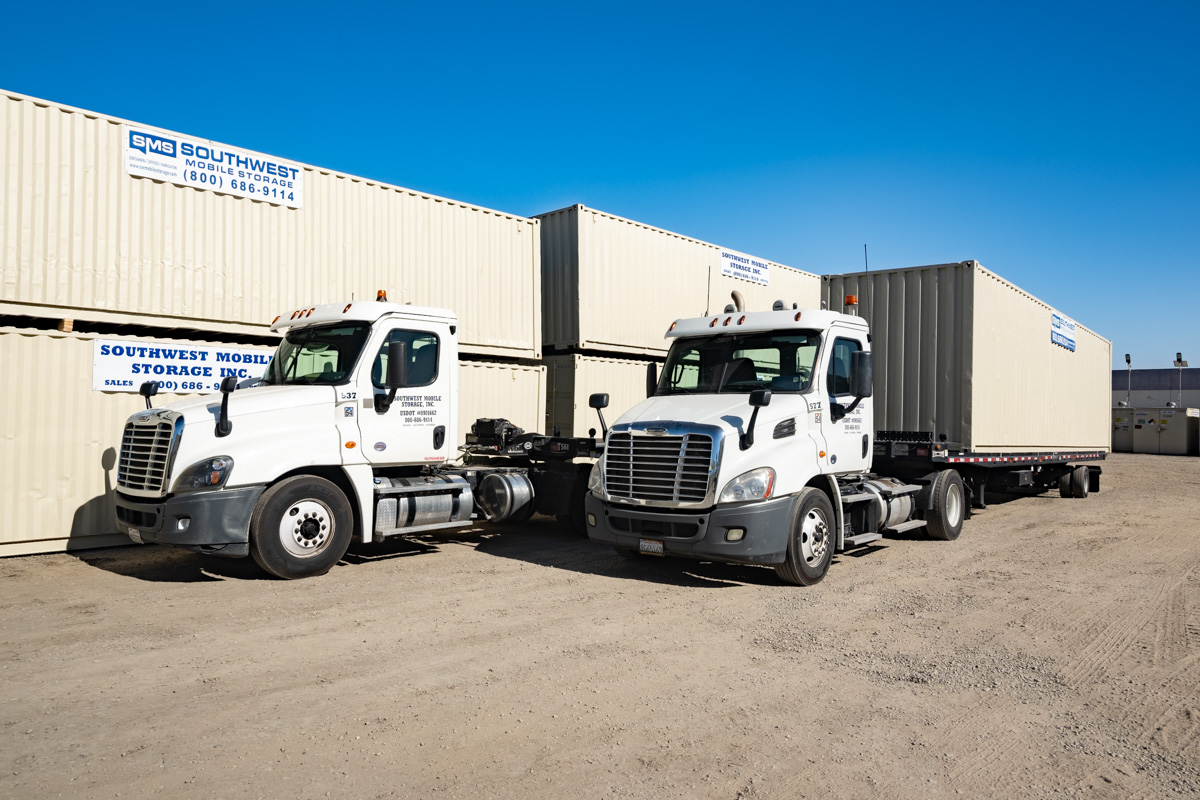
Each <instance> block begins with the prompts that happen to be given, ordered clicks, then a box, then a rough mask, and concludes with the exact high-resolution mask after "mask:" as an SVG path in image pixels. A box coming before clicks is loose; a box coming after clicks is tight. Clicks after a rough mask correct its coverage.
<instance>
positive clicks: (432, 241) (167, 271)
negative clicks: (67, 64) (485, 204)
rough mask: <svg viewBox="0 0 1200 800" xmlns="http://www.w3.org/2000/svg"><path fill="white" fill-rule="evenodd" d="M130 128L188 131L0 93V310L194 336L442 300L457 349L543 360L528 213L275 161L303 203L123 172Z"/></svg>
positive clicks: (171, 136)
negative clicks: (351, 308) (158, 326)
mask: <svg viewBox="0 0 1200 800" xmlns="http://www.w3.org/2000/svg"><path fill="white" fill-rule="evenodd" d="M132 129H136V130H137V131H152V132H154V133H156V134H157V135H159V136H160V137H161V138H162V140H163V141H166V142H170V146H172V147H173V146H175V145H176V144H178V143H179V142H182V141H184V139H185V137H184V134H177V133H174V132H171V131H164V130H162V129H158V128H150V127H148V126H141V125H137V124H136V123H128V122H126V121H124V120H121V119H117V118H115V117H109V116H105V115H102V114H96V113H93V112H90V111H82V110H79V109H75V108H70V107H67V106H63V105H59V104H55V103H50V102H46V101H44V100H37V99H34V98H31V97H26V96H24V95H19V94H13V93H0V311H2V312H3V313H10V314H14V313H15V314H41V315H44V316H47V317H54V316H59V317H71V318H77V319H92V320H97V321H104V322H115V323H118V324H120V323H129V322H133V323H142V324H147V320H150V319H157V320H158V321H159V322H160V323H161V322H163V321H164V320H165V321H166V324H168V325H174V326H175V327H192V328H198V329H202V330H207V329H213V328H214V327H215V326H229V325H254V326H265V325H266V324H267V323H269V322H270V320H271V319H272V318H273V317H274V316H275V315H276V314H278V313H279V312H280V311H282V310H283V309H287V308H296V307H299V306H301V305H313V304H318V303H325V302H341V301H343V300H349V299H351V298H352V297H357V298H358V299H360V300H362V299H374V298H375V292H376V290H378V289H386V290H387V292H388V297H389V298H390V299H391V300H392V301H393V302H401V303H404V302H412V303H414V304H417V305H427V306H441V307H445V308H450V309H453V310H454V311H455V312H456V313H457V314H458V317H459V331H458V337H459V344H460V350H461V351H462V352H464V353H472V354H477V355H489V356H501V357H512V358H534V359H536V358H538V357H540V355H541V300H540V280H541V278H540V272H539V265H540V256H539V249H540V247H541V239H540V236H539V232H538V229H539V225H538V223H537V221H536V220H530V219H525V218H522V217H518V216H514V215H512V214H505V213H502V212H497V211H492V210H489V209H485V208H480V207H478V206H473V205H470V204H467V203H461V202H457V201H454V200H448V199H446V198H442V197H436V196H434V195H430V194H428V193H424V192H418V191H414V190H411V189H403V188H399V187H396V186H389V185H386V184H382V183H379V182H377V181H371V180H367V179H364V178H358V177H354V176H351V175H345V174H342V173H337V172H332V171H330V170H325V169H321V168H318V167H313V166H309V165H306V164H298V163H295V162H291V161H280V160H279V159H271V160H272V163H275V162H278V163H279V164H280V165H281V166H280V167H279V169H281V170H294V171H295V172H296V177H297V180H298V181H299V182H301V183H302V187H303V193H302V200H303V202H302V207H299V208H292V207H288V206H287V205H277V204H274V203H273V202H267V201H264V200H260V199H254V198H252V197H239V196H235V195H234V194H230V193H222V192H221V191H213V190H211V189H206V188H192V187H187V186H180V185H176V184H174V183H171V182H169V181H167V180H154V179H151V178H147V177H135V176H134V175H132V174H127V172H126V168H127V166H126V159H127V158H128V157H129V155H130V148H131V147H132V143H131V142H132V140H131V135H132V133H131V130H132ZM207 145H209V146H211V148H212V149H213V152H216V151H217V150H221V151H224V150H230V151H232V150H234V149H236V148H233V147H229V146H226V145H216V144H214V143H211V142H208V143H207ZM141 146H142V148H143V149H144V148H145V147H146V145H145V143H144V142H143V143H142V145H141ZM134 149H135V150H136V148H134ZM238 152H239V153H242V152H244V151H240V150H239V151H238ZM249 155H250V156H257V155H260V154H249ZM238 157H239V158H240V157H241V156H238ZM265 158H269V157H265ZM221 180H225V178H224V177H222V178H221ZM223 186H224V184H223ZM225 188H226V189H228V187H225ZM222 329H224V328H222Z"/></svg>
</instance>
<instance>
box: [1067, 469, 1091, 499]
mask: <svg viewBox="0 0 1200 800" xmlns="http://www.w3.org/2000/svg"><path fill="white" fill-rule="evenodd" d="M1090 484H1091V475H1089V474H1088V468H1087V467H1085V466H1082V465H1080V466H1078V467H1076V468H1075V469H1073V470H1071V496H1072V497H1078V498H1079V499H1080V500H1082V499H1084V498H1086V497H1087V496H1088V487H1089V485H1090Z"/></svg>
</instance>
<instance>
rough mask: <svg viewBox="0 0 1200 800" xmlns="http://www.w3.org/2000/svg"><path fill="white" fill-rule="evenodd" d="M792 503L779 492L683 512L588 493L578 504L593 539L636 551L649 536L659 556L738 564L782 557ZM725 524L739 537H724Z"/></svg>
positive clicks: (772, 561)
mask: <svg viewBox="0 0 1200 800" xmlns="http://www.w3.org/2000/svg"><path fill="white" fill-rule="evenodd" d="M794 502H795V498H794V497H781V498H779V499H777V500H766V501H764V502H761V503H746V504H744V505H739V506H724V507H718V508H715V509H713V510H712V511H708V512H704V513H697V514H687V513H678V512H671V513H667V512H662V511H653V510H650V509H647V508H645V507H643V506H625V505H619V504H617V503H607V502H605V501H603V500H601V499H600V498H598V497H596V496H595V495H594V494H591V493H588V496H587V498H586V500H585V503H584V505H585V509H586V511H587V532H588V537H589V538H591V539H593V540H595V541H597V542H607V543H608V544H612V545H616V546H617V547H628V548H630V549H632V550H635V551H636V550H637V549H638V547H639V543H640V542H641V540H642V539H652V540H655V541H659V542H662V543H663V553H664V555H673V556H684V557H686V558H698V559H704V560H712V561H731V562H735V563H739V564H782V563H783V561H784V558H785V557H786V556H787V546H788V536H789V534H790V532H791V524H792V507H793V503H794ZM730 528H742V529H744V530H745V535H743V536H742V538H741V540H740V541H736V542H730V541H727V540H726V538H725V537H726V535H727V534H728V532H729V529H730Z"/></svg>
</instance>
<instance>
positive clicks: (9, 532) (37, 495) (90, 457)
mask: <svg viewBox="0 0 1200 800" xmlns="http://www.w3.org/2000/svg"><path fill="white" fill-rule="evenodd" d="M95 339H105V340H109V339H119V340H122V341H129V342H137V343H141V344H145V343H148V342H151V341H153V342H164V343H167V344H168V345H197V344H215V345H217V346H222V347H230V346H233V345H229V344H222V343H212V342H199V341H196V340H193V339H188V340H184V339H167V338H165V337H163V338H155V339H153V340H151V339H145V338H133V337H125V336H110V335H103V336H100V335H96V334H90V333H58V332H55V331H42V330H28V329H19V328H0V370H2V372H3V374H4V375H8V376H20V379H19V380H15V379H10V380H7V381H4V382H3V385H0V408H3V409H4V414H3V428H2V431H0V460H2V461H3V463H4V464H7V465H9V468H8V469H7V470H5V480H4V482H3V484H2V485H0V507H2V508H4V509H5V512H6V514H7V524H6V525H5V526H4V527H3V529H2V530H0V556H15V555H25V554H29V553H50V552H63V551H65V550H81V549H87V548H95V547H109V546H112V545H125V544H129V543H130V542H129V537H128V536H125V535H124V534H118V533H117V530H116V524H115V520H114V517H113V513H114V512H113V501H112V492H113V486H114V483H115V481H116V473H115V467H116V460H117V449H118V448H119V447H120V443H121V432H122V430H123V429H124V425H125V420H126V419H127V418H128V417H129V415H130V414H133V413H135V412H136V411H138V410H139V409H141V408H144V403H145V401H144V400H143V399H142V398H141V397H139V396H138V395H136V394H130V393H125V392H122V393H117V392H103V391H93V390H92V358H93V349H94V348H93V340H95ZM236 346H237V347H246V345H236ZM255 349H259V348H255ZM260 349H261V350H262V351H263V352H264V353H269V352H271V351H272V348H270V347H262V348H260ZM459 383H460V385H459V426H460V429H459V432H458V434H457V436H458V442H457V444H461V443H462V441H463V438H464V436H465V433H466V431H469V430H470V424H471V422H472V421H474V419H475V418H476V417H497V416H500V417H507V418H508V419H510V420H512V421H513V422H514V423H515V424H517V425H522V426H524V425H528V426H530V429H532V428H533V427H534V426H536V425H537V424H538V423H539V422H540V421H541V420H542V419H543V415H544V414H545V403H546V400H545V397H546V394H545V367H544V366H542V365H522V364H499V363H490V362H482V361H461V362H459ZM180 396H181V395H177V394H160V395H158V396H156V397H155V398H154V401H153V402H154V405H155V407H159V406H164V405H169V404H170V403H171V402H172V401H173V400H175V399H177V398H179V397H180ZM464 425H465V427H463V426H464Z"/></svg>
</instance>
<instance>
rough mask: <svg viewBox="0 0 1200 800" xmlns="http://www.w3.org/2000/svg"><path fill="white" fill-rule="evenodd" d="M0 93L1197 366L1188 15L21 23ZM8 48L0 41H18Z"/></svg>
mask: <svg viewBox="0 0 1200 800" xmlns="http://www.w3.org/2000/svg"><path fill="white" fill-rule="evenodd" d="M5 22H6V27H7V28H8V29H9V30H8V35H6V36H5V46H4V47H3V48H2V49H0V87H3V88H6V89H9V90H12V91H17V92H22V93H25V94H30V95H34V96H36V97H42V98H45V99H49V100H54V101H57V102H62V103H67V104H70V105H75V106H80V107H82V108H86V109H89V110H94V111H99V112H102V113H107V114H113V115H116V116H120V117H125V118H128V119H132V120H136V121H138V122H143V123H146V124H150V125H155V126H159V127H163V128H168V129H171V130H176V131H180V132H183V133H187V134H190V135H194V136H202V137H207V138H210V139H215V140H218V141H221V142H224V143H228V144H231V145H236V146H239V147H245V148H248V149H254V150H260V151H263V152H266V153H271V154H274V155H279V156H283V157H286V158H290V159H294V160H297V161H302V162H305V163H310V164H316V165H319V166H322V167H327V168H331V169H335V170H340V171H344V172H349V173H352V174H356V175H362V176H365V177H369V178H373V179H376V180H380V181H384V182H387V183H393V184H397V185H400V186H406V187H410V188H414V189H419V190H422V191H427V192H431V193H434V194H439V195H443V196H446V197H452V198H455V199H459V200H465V201H468V202H472V203H477V204H480V205H484V206H488V207H491V208H497V209H502V210H505V211H510V212H515V213H518V214H524V215H532V214H537V213H540V212H543V211H549V210H552V209H555V208H561V207H563V206H566V205H570V204H572V203H583V204H585V205H588V206H591V207H594V208H598V209H602V210H604V211H609V212H612V213H615V214H619V215H622V216H625V217H630V218H633V219H636V220H639V221H643V222H647V223H650V224H653V225H657V226H659V227H663V228H667V229H670V230H674V231H678V232H680V233H684V234H687V235H690V236H694V237H696V238H700V239H704V240H707V241H711V242H715V243H718V244H721V245H724V246H727V247H732V248H736V249H739V250H743V251H745V252H748V253H752V254H754V255H758V256H762V257H766V258H769V259H772V260H775V261H778V262H780V263H784V264H788V265H791V266H795V267H799V268H801V269H806V270H809V271H812V272H818V273H827V272H842V271H852V270H857V269H861V268H862V263H863V262H862V259H863V244H864V243H866V244H867V245H868V246H869V248H870V261H871V266H872V268H876V269H878V268H886V267H899V266H910V265H914V264H930V263H943V262H948V261H960V260H964V259H968V258H975V259H978V260H979V261H981V262H982V263H983V264H984V265H985V266H987V267H988V268H989V269H992V270H993V271H995V272H997V273H999V274H1000V275H1002V276H1003V277H1005V278H1008V279H1009V280H1011V281H1013V282H1014V283H1016V284H1018V285H1019V286H1021V287H1022V288H1024V289H1026V290H1028V291H1030V292H1031V293H1033V294H1035V295H1037V296H1039V297H1041V298H1042V299H1044V300H1046V301H1047V302H1049V303H1051V304H1053V305H1055V306H1057V307H1059V308H1060V309H1061V310H1063V311H1064V312H1066V313H1068V314H1070V315H1072V316H1073V317H1074V318H1075V319H1077V320H1078V321H1079V322H1081V323H1083V324H1084V325H1087V326H1088V327H1090V328H1092V329H1094V330H1096V331H1098V332H1100V333H1101V334H1103V335H1104V336H1106V337H1108V338H1110V339H1112V340H1113V356H1114V359H1113V360H1114V365H1118V364H1119V365H1120V366H1121V367H1122V368H1123V367H1124V353H1126V352H1129V353H1132V355H1133V359H1134V366H1135V367H1145V368H1151V367H1167V366H1170V363H1171V361H1172V360H1173V359H1174V354H1175V352H1176V351H1177V350H1182V351H1183V352H1184V357H1185V358H1190V359H1191V360H1192V361H1193V363H1196V364H1197V365H1200V326H1198V325H1197V316H1198V315H1197V310H1198V309H1200V156H1198V155H1197V153H1198V145H1200V125H1198V123H1200V3H1196V2H1195V1H1194V0H1192V1H1191V2H1151V3H1145V4H1137V5H1134V4H1128V3H1122V4H1117V3H1106V2H1090V3H1084V2H1060V3H1054V2H1049V3H1023V2H1007V3H1003V4H1000V3H997V4H964V3H944V4H942V3H920V4H895V3H871V2H863V3H857V4H841V5H840V6H839V7H837V8H831V7H830V4H807V3H742V4H705V3H692V4H676V3H652V2H643V3H639V4H626V3H617V2H609V3H603V4H596V3H588V4H563V3H553V4H550V3H547V4H542V3H519V4H503V3H486V4H482V3H481V4H476V3H459V4H449V3H446V4H405V3H393V4H380V5H374V4H362V3H341V4H319V5H306V4H304V3H293V4H277V5H269V4H253V3H241V4H223V3H220V2H206V3H203V4H199V3H196V4H170V3H158V4H142V3H126V4H120V5H100V4H94V5H86V4H80V5H70V4H59V5H55V4H52V3H47V4H44V5H41V6H37V7H34V6H33V4H27V5H25V6H22V7H15V8H9V9H7V10H6V11H5ZM13 34H17V35H13Z"/></svg>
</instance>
